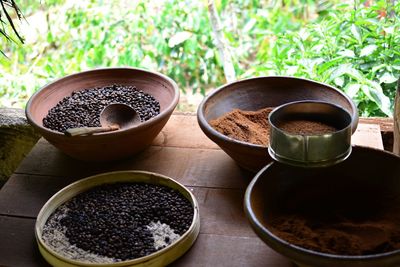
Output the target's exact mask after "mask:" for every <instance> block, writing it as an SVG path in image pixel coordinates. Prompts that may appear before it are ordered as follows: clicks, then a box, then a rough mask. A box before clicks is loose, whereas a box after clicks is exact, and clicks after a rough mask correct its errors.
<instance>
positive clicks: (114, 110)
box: [64, 103, 140, 136]
mask: <svg viewBox="0 0 400 267" xmlns="http://www.w3.org/2000/svg"><path fill="white" fill-rule="evenodd" d="M139 123H140V116H139V114H138V113H137V112H136V111H135V110H134V109H133V108H131V107H130V106H128V105H125V104H119V103H115V104H110V105H108V106H106V107H105V108H104V109H103V111H102V112H101V113H100V124H101V127H79V128H71V129H68V130H66V131H65V132H64V134H65V135H67V136H79V135H90V134H94V133H102V132H109V131H115V130H119V129H126V128H129V127H132V126H135V125H137V124H139Z"/></svg>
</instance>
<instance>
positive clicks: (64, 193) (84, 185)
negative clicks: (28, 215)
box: [35, 171, 200, 267]
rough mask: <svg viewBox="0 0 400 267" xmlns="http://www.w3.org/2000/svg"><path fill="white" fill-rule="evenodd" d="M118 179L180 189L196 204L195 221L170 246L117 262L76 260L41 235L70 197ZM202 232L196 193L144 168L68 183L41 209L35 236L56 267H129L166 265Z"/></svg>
mask: <svg viewBox="0 0 400 267" xmlns="http://www.w3.org/2000/svg"><path fill="white" fill-rule="evenodd" d="M116 182H135V183H136V182H142V183H150V184H156V185H162V186H167V187H170V188H173V189H175V190H177V191H179V192H180V193H181V194H182V195H183V196H184V197H185V198H187V199H188V200H189V201H190V203H192V206H193V210H194V213H193V220H192V224H191V226H190V227H189V229H188V230H187V231H186V232H185V233H184V234H183V235H182V236H181V237H179V238H178V240H176V241H175V242H174V243H172V244H170V245H168V246H167V247H165V248H163V249H161V250H158V251H156V252H154V253H152V254H150V255H147V256H144V257H140V258H136V259H133V260H127V261H122V262H117V263H104V264H99V263H84V262H81V261H77V260H72V259H69V258H66V257H64V256H62V255H60V254H58V253H57V252H55V251H54V250H52V249H51V248H50V247H49V246H48V245H47V244H46V243H45V242H44V241H43V238H42V230H43V226H44V224H45V223H46V221H47V219H48V218H49V216H50V215H51V214H52V213H53V212H54V211H55V210H56V209H57V208H58V207H59V206H60V205H61V204H63V203H65V202H67V201H68V200H70V199H71V198H72V197H74V196H76V195H78V194H79V193H81V192H84V191H86V190H88V189H90V188H93V187H96V186H99V185H103V184H110V183H116ZM199 231H200V217H199V207H198V203H197V200H196V198H195V197H194V195H193V194H192V193H191V192H190V191H189V190H188V189H186V188H185V187H184V186H183V185H181V184H180V183H178V182H176V181H174V180H173V179H171V178H169V177H166V176H163V175H160V174H156V173H151V172H144V171H119V172H109V173H103V174H98V175H95V176H91V177H88V178H85V179H82V180H79V181H76V182H75V183H72V184H70V185H69V186H67V187H65V188H63V189H61V190H60V191H59V192H57V193H56V194H55V195H54V196H52V197H51V198H50V199H49V200H48V201H47V202H46V204H45V205H44V206H43V207H42V209H41V210H40V212H39V214H38V217H37V220H36V225H35V237H36V241H37V243H38V246H39V251H40V253H41V254H42V256H43V257H44V258H45V259H46V261H47V262H48V263H50V264H51V265H52V266H56V267H61V266H62V267H65V266H68V267H77V266H92V267H95V266H96V267H97V266H103V267H128V266H146V267H148V266H166V265H168V264H170V263H171V262H173V261H174V260H176V259H177V258H179V257H180V256H182V255H183V254H184V253H185V252H186V251H187V250H188V249H189V248H190V247H191V246H192V245H193V243H194V242H195V241H196V238H197V236H198V234H199Z"/></svg>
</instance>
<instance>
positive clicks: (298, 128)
mask: <svg viewBox="0 0 400 267" xmlns="http://www.w3.org/2000/svg"><path fill="white" fill-rule="evenodd" d="M277 127H278V128H279V129H281V130H283V131H285V132H287V133H289V134H299V135H322V134H327V133H333V132H336V131H337V129H336V128H335V127H333V126H331V125H328V124H325V123H322V122H319V121H311V120H285V121H280V122H279V123H277Z"/></svg>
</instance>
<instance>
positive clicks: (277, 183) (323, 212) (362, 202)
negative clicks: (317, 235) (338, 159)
mask: <svg viewBox="0 0 400 267" xmlns="http://www.w3.org/2000/svg"><path fill="white" fill-rule="evenodd" d="M399 173H400V157H398V156H396V155H394V154H392V153H389V152H385V151H382V150H376V149H372V148H366V147H357V146H355V147H353V152H352V154H351V155H350V157H349V158H348V159H347V160H345V161H343V162H342V163H339V164H337V165H334V166H331V167H326V168H317V169H306V168H296V167H289V166H288V165H283V164H280V163H277V162H273V163H271V164H269V165H268V166H266V167H265V168H263V169H262V170H261V171H260V172H259V173H257V175H256V176H255V178H254V179H253V180H252V181H251V183H250V185H249V186H248V188H247V190H246V193H245V199H244V206H245V213H246V216H247V217H248V219H249V221H250V223H251V226H252V228H253V229H254V231H255V232H256V234H257V235H258V236H259V237H260V238H261V239H262V240H263V241H264V242H265V243H266V244H267V245H268V246H269V247H271V248H272V249H273V250H275V251H277V252H278V253H280V254H282V255H284V256H286V257H288V258H289V259H291V260H292V261H293V262H295V263H297V264H298V265H299V266H307V267H337V266H340V267H361V266H362V267H376V266H379V267H389V266H390V267H395V266H400V250H399V249H397V250H392V251H390V249H389V251H388V252H385V253H380V252H376V253H374V252H372V253H365V254H368V255H365V256H363V255H361V256H360V255H359V256H355V254H352V255H350V254H349V255H337V254H333V253H326V252H325V253H323V252H319V251H316V250H317V249H314V250H311V249H310V248H304V247H301V246H299V245H295V244H293V241H291V242H289V241H287V238H286V239H283V238H280V237H278V235H279V234H274V229H273V228H272V227H271V222H272V221H273V220H274V219H276V218H277V217H279V216H281V215H282V214H285V215H293V214H301V215H304V216H310V214H311V216H313V217H315V218H318V221H319V222H322V221H327V222H331V221H332V220H333V221H334V220H335V218H340V217H337V216H338V214H342V215H343V214H345V215H344V216H345V218H347V219H349V218H351V223H352V224H351V226H348V227H350V228H346V226H343V228H340V229H342V230H343V231H346V229H356V230H354V232H353V233H356V234H360V235H363V234H364V235H367V237H370V238H372V239H373V238H377V239H378V240H379V238H380V237H379V236H380V234H379V231H380V229H381V227H380V226H381V224H378V223H377V220H378V219H373V218H374V217H375V216H379V217H380V218H384V219H379V221H382V220H386V221H388V222H391V223H393V225H396V224H398V221H399V220H400V217H399V210H400V177H399ZM342 215H340V216H342ZM317 216H318V217H317ZM382 216H383V217H382ZM379 217H375V218H379ZM396 221H397V223H396ZM336 223H337V221H336ZM374 223H375V226H374V228H373V229H375V230H374V231H372V230H367V231H366V232H363V231H365V229H368V227H371V226H368V225H371V224H372V225H374ZM305 225H313V224H311V223H309V224H307V223H306V224H305ZM354 225H355V226H354ZM357 226H359V227H357ZM397 226H398V227H400V225H397ZM311 227H312V226H311ZM275 230H276V229H275ZM326 231H327V230H326V229H325V230H324V232H325V233H326ZM368 231H369V232H368ZM275 233H276V232H275ZM301 233H304V232H303V230H301V231H300V233H299V234H301ZM281 237H282V236H281ZM303 238H304V239H303V240H305V239H306V237H303ZM397 239H398V238H397ZM337 241H338V239H336V241H333V242H337ZM397 241H400V240H397ZM368 242H369V241H366V243H368ZM382 242H383V241H382ZM339 243H340V244H341V245H342V246H346V244H347V243H346V240H343V239H341V240H340V242H339ZM377 244H380V243H377ZM385 244H386V243H382V246H385ZM343 250H345V248H343ZM346 251H347V250H346ZM372 251H380V250H372ZM342 254H346V253H345V252H343V253H342Z"/></svg>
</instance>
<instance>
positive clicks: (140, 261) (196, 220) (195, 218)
mask: <svg viewBox="0 0 400 267" xmlns="http://www.w3.org/2000/svg"><path fill="white" fill-rule="evenodd" d="M121 173H130V174H133V175H135V174H144V175H150V176H151V175H153V176H157V177H159V178H162V179H164V180H168V181H171V182H172V183H175V184H176V185H178V186H179V188H180V190H183V191H185V192H186V193H187V194H188V195H189V196H190V199H188V200H189V201H190V202H191V203H192V204H193V217H192V223H191V224H190V226H189V229H188V230H187V231H186V232H185V233H183V234H182V235H181V236H180V237H179V238H178V239H177V240H176V241H175V242H174V243H172V244H170V245H168V246H166V247H164V248H162V249H160V250H157V251H155V252H153V253H151V254H149V255H146V256H143V257H139V258H135V259H130V260H125V261H121V262H113V263H90V262H82V261H79V260H74V259H70V258H67V257H64V256H62V255H60V254H58V253H57V252H55V251H54V250H53V249H52V248H50V246H48V245H47V244H46V243H45V242H44V241H43V238H42V236H41V235H39V232H38V231H39V229H40V226H39V221H38V220H36V222H35V238H36V240H37V242H39V243H40V245H41V246H42V247H43V248H45V249H46V250H47V252H49V253H50V254H51V255H53V257H56V258H58V259H59V260H61V261H63V262H67V263H72V264H77V266H78V265H79V266H104V267H106V266H110V267H111V266H115V267H118V266H128V265H127V264H132V265H129V266H133V265H136V264H143V263H145V262H147V261H149V260H151V259H153V258H156V257H158V256H161V255H162V254H164V253H166V252H167V251H168V250H169V249H170V248H171V247H172V246H176V245H177V244H178V242H180V241H182V240H184V239H185V238H188V236H189V235H190V234H192V232H193V230H195V228H196V224H198V225H199V226H200V213H199V204H198V202H197V199H196V197H195V196H194V195H193V193H192V192H191V191H190V190H189V189H187V188H186V187H185V186H184V185H183V184H181V183H180V182H178V181H176V180H174V179H172V178H170V177H168V176H165V175H162V174H159V173H155V172H148V171H137V170H129V171H113V172H106V173H100V174H96V175H92V176H89V177H86V178H83V179H79V180H77V181H75V182H73V183H71V184H69V185H67V186H65V187H63V188H62V189H60V190H59V191H57V192H56V193H55V194H54V195H53V196H52V197H51V198H50V199H48V200H47V201H46V203H45V204H44V205H43V207H42V208H41V209H40V211H39V213H38V215H37V218H41V217H43V213H44V212H45V211H46V209H48V208H49V206H50V205H51V204H52V203H53V200H54V199H56V198H57V197H58V196H59V195H63V194H64V193H65V192H67V191H69V190H71V188H74V187H76V186H77V185H79V184H81V183H84V182H85V181H87V180H95V179H96V178H97V177H99V176H105V175H106V176H107V175H112V174H121ZM118 182H121V181H118V180H115V181H110V182H107V183H102V184H99V185H96V186H100V185H104V184H113V183H118ZM96 186H92V187H89V188H87V189H86V190H84V191H83V192H85V191H87V190H90V189H92V188H94V187H96ZM164 186H165V185H164ZM83 192H80V193H83ZM80 193H78V194H75V195H74V196H73V197H75V196H76V195H79V194H80ZM181 194H182V193H181ZM71 198H72V197H70V198H69V199H68V200H71ZM68 200H67V201H68ZM64 203H65V202H64ZM58 207H59V206H57V208H58ZM47 219H48V218H47ZM195 232H196V231H195ZM195 232H193V233H195ZM195 234H196V238H195V239H194V240H196V239H197V236H198V234H199V233H195ZM189 249H190V247H189V248H188V250H189ZM171 263H172V262H171Z"/></svg>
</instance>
